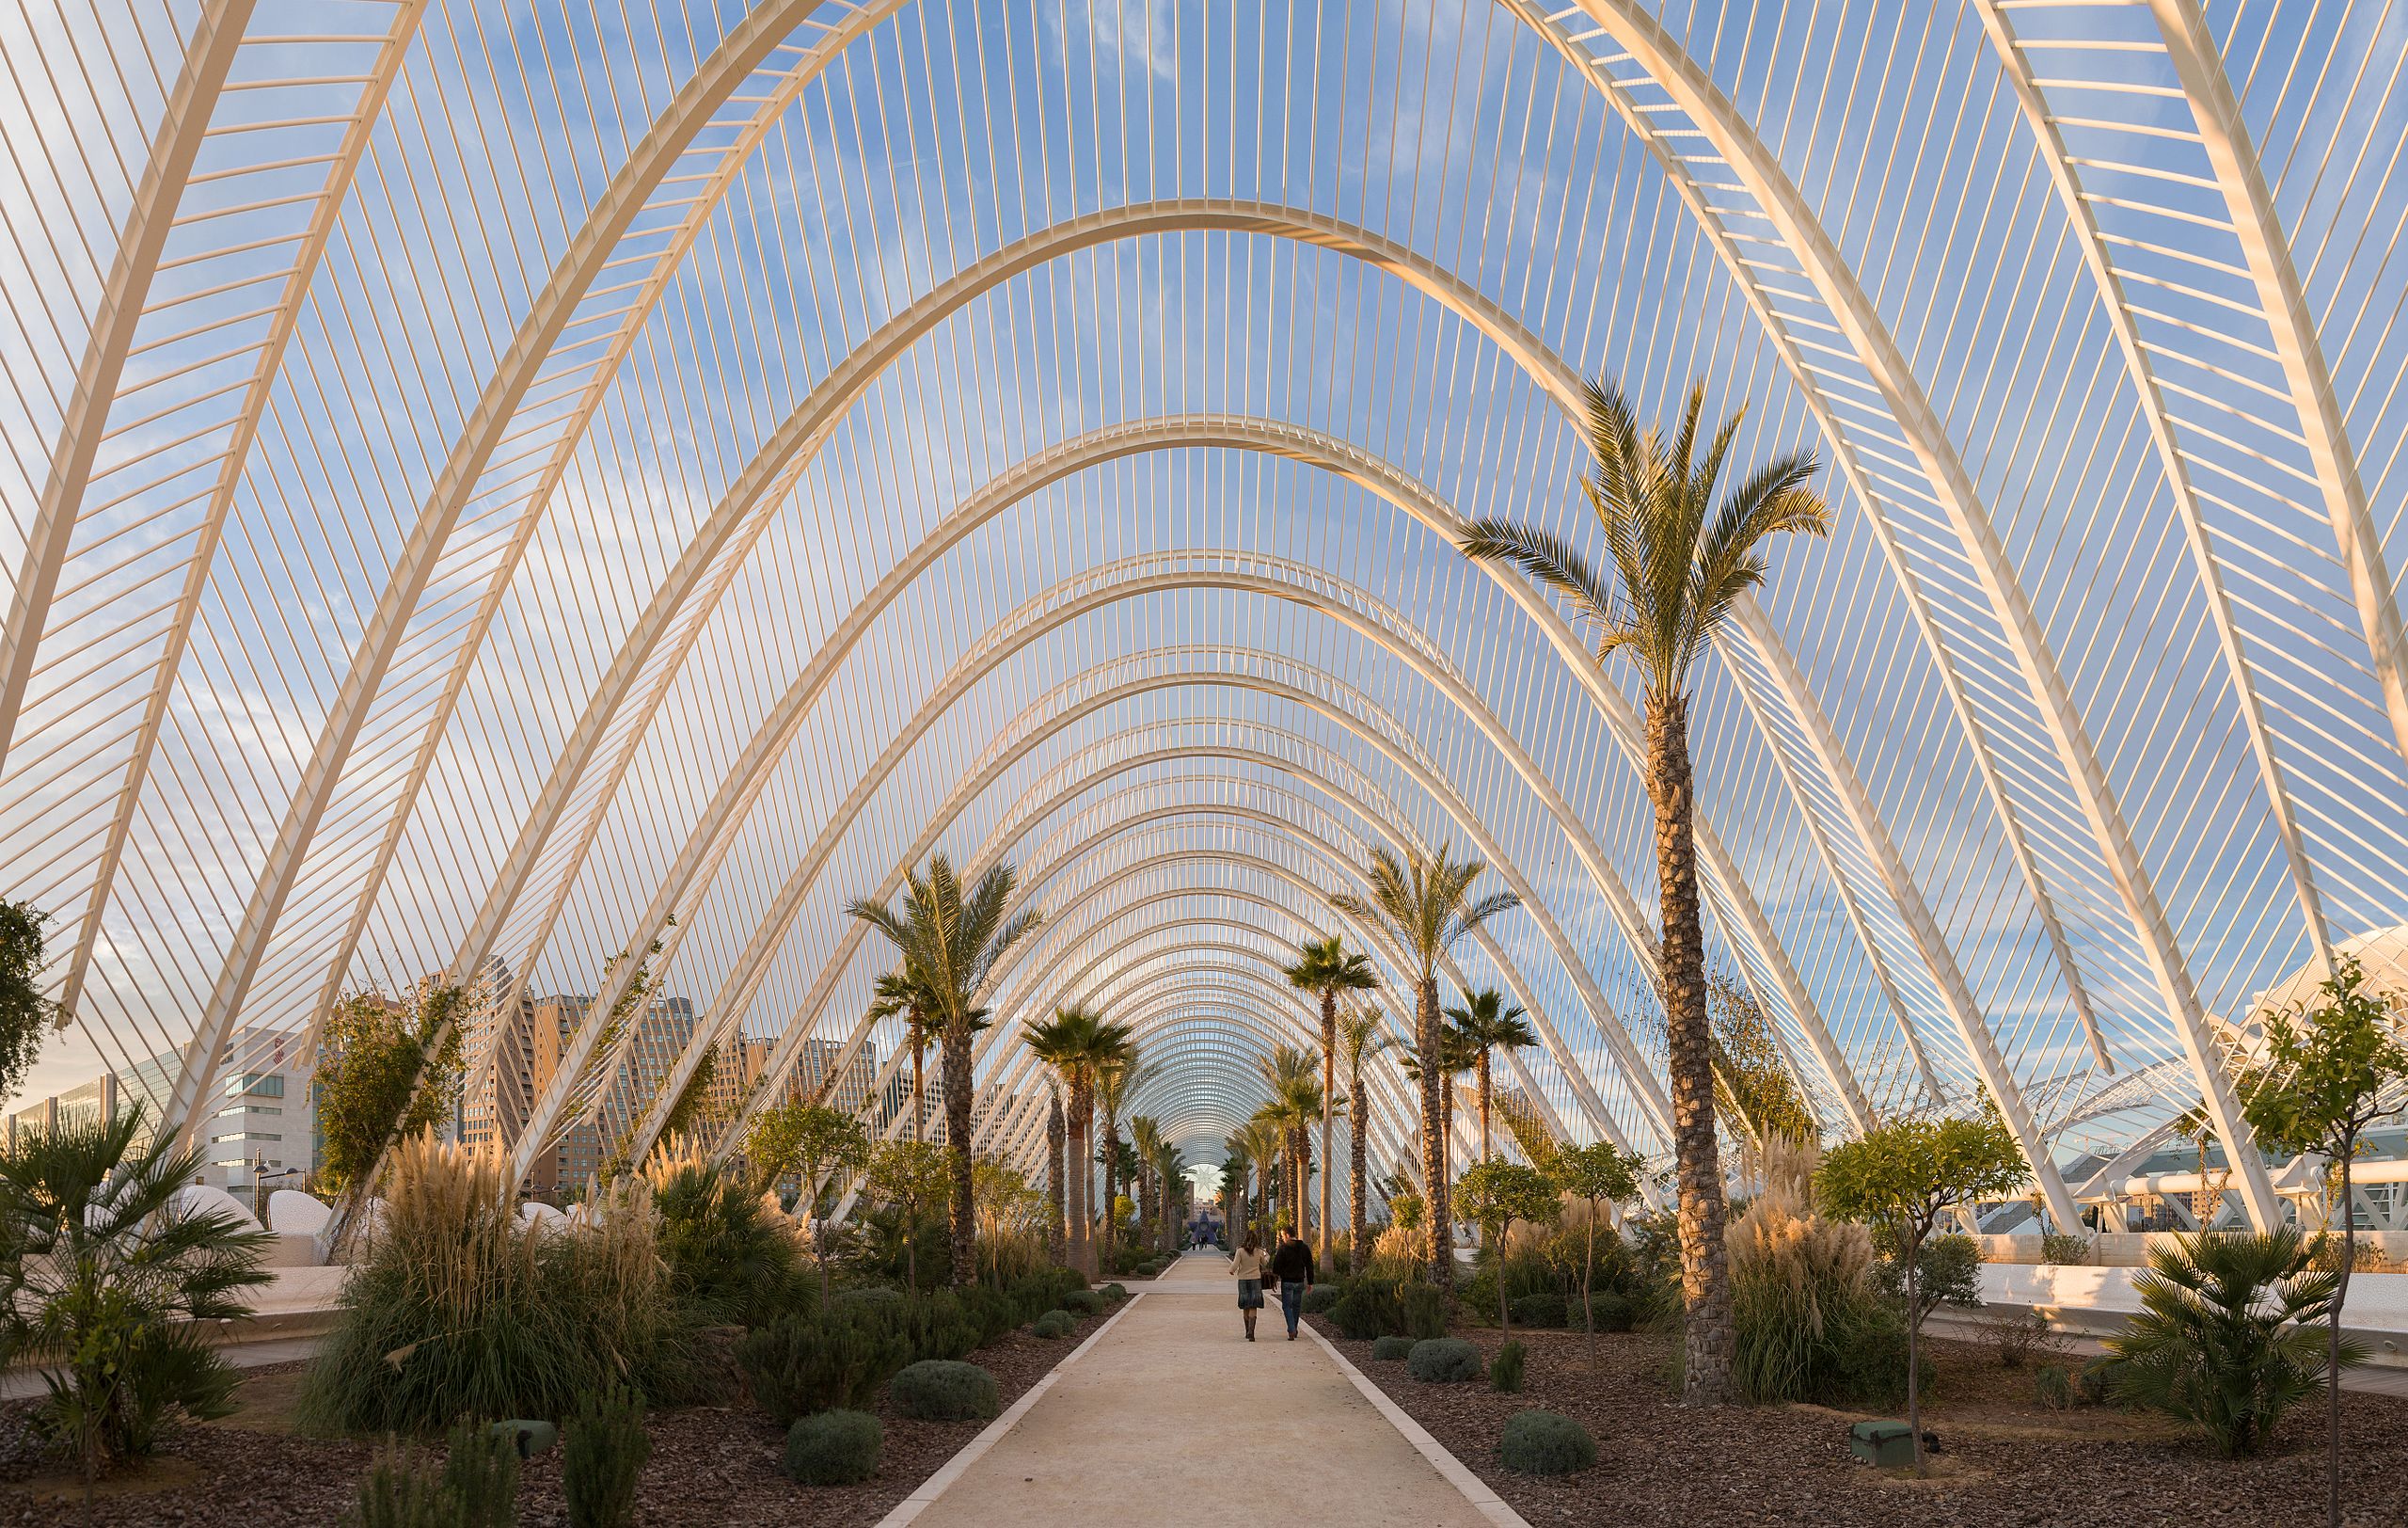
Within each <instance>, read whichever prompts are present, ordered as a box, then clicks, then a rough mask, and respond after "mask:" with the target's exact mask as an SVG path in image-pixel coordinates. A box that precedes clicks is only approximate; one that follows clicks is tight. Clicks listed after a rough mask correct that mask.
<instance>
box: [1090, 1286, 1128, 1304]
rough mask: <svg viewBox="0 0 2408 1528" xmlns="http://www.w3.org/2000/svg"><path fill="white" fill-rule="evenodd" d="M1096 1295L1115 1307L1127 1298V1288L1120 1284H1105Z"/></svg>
mask: <svg viewBox="0 0 2408 1528" xmlns="http://www.w3.org/2000/svg"><path fill="white" fill-rule="evenodd" d="M1097 1293H1098V1294H1100V1295H1101V1296H1102V1297H1104V1298H1105V1299H1108V1300H1110V1301H1111V1302H1112V1303H1113V1304H1115V1305H1117V1304H1119V1303H1120V1302H1121V1301H1122V1300H1125V1299H1127V1298H1128V1297H1129V1291H1128V1289H1127V1287H1126V1286H1124V1285H1121V1284H1106V1285H1104V1286H1103V1288H1101V1290H1099V1291H1097Z"/></svg>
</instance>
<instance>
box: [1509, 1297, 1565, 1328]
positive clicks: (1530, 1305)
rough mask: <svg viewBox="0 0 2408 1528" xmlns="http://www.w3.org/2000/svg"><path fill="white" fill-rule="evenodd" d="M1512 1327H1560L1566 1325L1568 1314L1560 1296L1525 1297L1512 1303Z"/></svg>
mask: <svg viewBox="0 0 2408 1528" xmlns="http://www.w3.org/2000/svg"><path fill="white" fill-rule="evenodd" d="M1510 1308H1511V1310H1512V1311H1513V1325H1515V1326H1517V1327H1549V1328H1552V1327H1560V1326H1564V1325H1566V1324H1567V1315H1568V1313H1567V1312H1566V1311H1565V1309H1564V1304H1563V1297H1562V1296H1560V1295H1550V1294H1538V1295H1525V1296H1523V1297H1521V1298H1520V1299H1517V1300H1514V1301H1513V1302H1512V1305H1511V1307H1510Z"/></svg>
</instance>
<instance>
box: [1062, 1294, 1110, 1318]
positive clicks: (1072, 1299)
mask: <svg viewBox="0 0 2408 1528" xmlns="http://www.w3.org/2000/svg"><path fill="white" fill-rule="evenodd" d="M1062 1309H1064V1310H1065V1311H1069V1312H1073V1313H1077V1314H1079V1315H1093V1314H1095V1313H1097V1312H1098V1311H1101V1310H1102V1309H1103V1297H1102V1296H1101V1295H1100V1294H1098V1293H1097V1292H1096V1291H1094V1290H1092V1289H1073V1290H1071V1291H1070V1292H1069V1294H1067V1295H1064V1296H1063V1297H1062Z"/></svg>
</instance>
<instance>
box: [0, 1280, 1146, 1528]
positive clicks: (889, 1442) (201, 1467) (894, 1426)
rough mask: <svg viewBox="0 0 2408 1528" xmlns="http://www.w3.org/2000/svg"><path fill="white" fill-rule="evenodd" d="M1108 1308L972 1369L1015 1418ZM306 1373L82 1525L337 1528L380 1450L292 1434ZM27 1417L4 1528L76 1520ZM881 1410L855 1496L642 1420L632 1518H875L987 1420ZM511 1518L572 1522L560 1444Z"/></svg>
mask: <svg viewBox="0 0 2408 1528" xmlns="http://www.w3.org/2000/svg"><path fill="white" fill-rule="evenodd" d="M1113 1309H1114V1310H1117V1309H1118V1307H1114V1308H1113ZM1112 1313H1113V1311H1112V1310H1106V1311H1105V1312H1103V1313H1101V1314H1099V1315H1093V1316H1086V1317H1083V1318H1081V1319H1080V1320H1079V1322H1078V1323H1077V1326H1076V1329H1074V1330H1073V1331H1072V1333H1071V1335H1070V1336H1069V1337H1067V1338H1061V1339H1057V1340H1054V1341H1047V1340H1044V1339H1041V1338H1038V1337H1034V1336H1031V1335H1030V1334H1029V1333H1028V1332H1026V1331H1025V1330H1022V1331H1015V1332H1012V1333H1010V1334H1008V1335H1006V1336H1005V1337H1004V1338H1002V1339H1001V1340H999V1341H997V1342H994V1343H991V1344H990V1345H987V1346H985V1347H982V1348H980V1349H979V1350H978V1351H977V1352H975V1353H974V1354H972V1355H971V1361H973V1362H974V1363H977V1364H979V1365H980V1366H982V1367H984V1368H986V1369H989V1370H990V1371H992V1373H993V1374H994V1376H995V1382H996V1385H997V1387H998V1388H999V1389H1000V1390H1001V1391H1002V1393H1003V1401H1004V1405H1005V1406H1006V1407H1008V1406H1009V1405H1011V1403H1012V1402H1013V1401H1014V1400H1015V1399H1017V1398H1018V1397H1019V1396H1020V1395H1021V1394H1022V1393H1024V1392H1026V1391H1027V1390H1028V1388H1029V1387H1030V1386H1032V1385H1034V1384H1036V1383H1037V1382H1038V1380H1039V1379H1041V1378H1043V1377H1045V1376H1046V1374H1047V1373H1048V1372H1049V1371H1051V1370H1052V1369H1053V1367H1054V1365H1055V1364H1057V1363H1059V1362H1061V1361H1062V1360H1064V1359H1066V1358H1068V1357H1069V1355H1070V1352H1071V1350H1072V1349H1073V1348H1075V1347H1077V1346H1078V1345H1079V1344H1080V1343H1081V1342H1082V1341H1084V1340H1085V1338H1086V1336H1087V1335H1088V1334H1089V1333H1090V1332H1092V1331H1094V1330H1095V1329H1096V1328H1097V1327H1099V1326H1101V1325H1102V1324H1103V1323H1104V1322H1105V1321H1107V1320H1110V1319H1111V1317H1112ZM301 1368H302V1365H300V1364H297V1363H288V1364H277V1365H275V1366H272V1367H269V1368H263V1369H255V1370H251V1371H249V1372H248V1373H247V1374H246V1377H245V1379H244V1384H243V1393H242V1404H243V1409H241V1410H240V1411H238V1412H236V1413H235V1414H234V1415H233V1416H231V1417H229V1418H227V1419H225V1420H224V1421H222V1422H218V1423H213V1424H210V1425H205V1426H198V1427H184V1428H180V1429H178V1430H177V1431H176V1432H175V1433H173V1434H172V1435H171V1436H170V1437H169V1438H168V1439H167V1440H166V1443H165V1444H164V1445H163V1447H162V1449H161V1452H160V1454H159V1455H158V1456H157V1457H156V1458H154V1459H153V1460H152V1461H151V1462H150V1464H149V1465H148V1466H147V1467H145V1468H144V1469H142V1470H139V1471H135V1472H126V1473H125V1474H123V1475H121V1476H119V1477H118V1478H115V1479H112V1480H109V1481H106V1482H103V1486H102V1488H101V1491H100V1494H99V1496H98V1499H97V1500H96V1501H95V1503H94V1504H93V1511H92V1514H91V1521H92V1523H93V1524H94V1525H95V1528H136V1525H149V1524H162V1523H166V1524H178V1525H182V1528H303V1525H310V1528H315V1525H319V1524H329V1523H338V1522H341V1520H343V1516H344V1514H345V1513H346V1512H347V1511H349V1509H350V1507H351V1504H352V1502H353V1500H354V1497H355V1495H356V1491H357V1489H358V1482H359V1477H360V1475H361V1473H362V1472H365V1471H366V1470H367V1468H368V1465H369V1462H370V1460H371V1458H372V1456H373V1454H374V1449H373V1448H372V1446H371V1445H370V1444H368V1443H365V1442H360V1441H356V1440H349V1439H326V1438H312V1437H308V1436H304V1435H300V1434H297V1433H295V1432H294V1431H293V1429H292V1427H291V1426H290V1425H289V1423H288V1422H287V1420H286V1418H287V1408H288V1406H289V1404H290V1401H291V1398H292V1395H293V1390H294V1388H295V1385H296V1382H297V1379H298V1377H299V1374H300V1371H301ZM25 1410H26V1408H25V1406H24V1404H22V1403H20V1404H16V1405H11V1406H8V1407H7V1408H6V1409H0V1524H5V1525H10V1528H14V1525H17V1524H24V1525H26V1528H34V1525H40V1528H57V1525H61V1524H74V1523H80V1522H81V1521H82V1520H83V1517H82V1511H81V1486H80V1483H79V1482H77V1481H76V1480H74V1479H73V1478H71V1476H70V1475H69V1474H68V1473H67V1472H65V1469H64V1466H63V1465H62V1463H61V1461H59V1460H58V1459H57V1458H56V1457H55V1456H50V1455H49V1454H47V1453H46V1452H45V1451H44V1450H43V1449H42V1448H41V1447H40V1444H39V1442H38V1441H37V1440H34V1439H32V1438H31V1437H29V1436H28V1434H27V1432H26V1429H25V1425H24V1418H25ZM878 1414H879V1420H880V1421H881V1422H883V1423H884V1424H885V1425H886V1445H885V1448H884V1451H883V1452H882V1454H881V1455H880V1456H879V1471H878V1474H877V1475H876V1476H875V1477H874V1478H872V1479H870V1480H867V1481H864V1482H863V1483H862V1484H860V1485H858V1486H841V1487H822V1488H812V1487H805V1486H798V1485H796V1484H795V1483H794V1482H793V1481H791V1480H788V1479H787V1478H786V1476H785V1472H784V1457H785V1434H784V1431H783V1430H781V1429H780V1428H778V1427H777V1426H776V1425H773V1424H772V1423H770V1422H769V1420H768V1418H766V1417H764V1416H763V1415H762V1414H761V1413H760V1412H758V1411H756V1410H754V1409H753V1408H752V1407H750V1406H748V1405H744V1404H742V1403H740V1402H739V1403H737V1404H735V1405H730V1406H724V1407H686V1408H680V1409H674V1410H664V1411H658V1412H656V1413H654V1414H653V1416H652V1417H651V1418H650V1419H649V1423H648V1430H649V1431H650V1432H651V1434H652V1458H651V1460H650V1462H649V1463H647V1464H646V1465H645V1466H644V1472H643V1486H642V1497H641V1500H640V1505H639V1510H638V1518H637V1520H638V1521H639V1522H642V1523H643V1524H646V1525H653V1528H671V1525H685V1524H693V1525H697V1528H700V1525H704V1524H732V1525H750V1524H772V1523H774V1524H778V1525H781V1528H788V1525H791V1528H818V1525H822V1524H825V1525H830V1528H833V1525H838V1524H845V1525H861V1524H867V1523H873V1522H876V1521H877V1520H879V1518H881V1517H883V1516H885V1514H886V1513H887V1511H888V1510H889V1509H890V1508H892V1507H893V1506H894V1505H895V1504H896V1503H897V1502H900V1501H901V1500H903V1498H904V1497H906V1496H908V1495H910V1494H911V1492H912V1490H913V1489H915V1488H917V1487H918V1486H919V1485H920V1483H921V1482H922V1481H925V1480H927V1478H928V1476H930V1475H932V1474H934V1473H935V1472H937V1470H938V1469H939V1468H940V1467H942V1466H943V1464H944V1462H945V1461H946V1460H947V1459H949V1458H951V1457H953V1456H954V1455H955V1454H957V1453H958V1452H959V1451H960V1449H961V1448H962V1446H963V1445H964V1444H966V1443H968V1442H969V1441H970V1440H972V1439H974V1438H975V1437H977V1436H978V1434H979V1432H980V1431H981V1430H982V1429H983V1428H984V1427H985V1426H986V1424H985V1423H983V1422H917V1421H913V1420H911V1419H910V1418H906V1417H901V1416H898V1415H896V1414H895V1409H894V1408H893V1407H892V1405H890V1404H889V1403H888V1400H887V1398H886V1396H885V1394H884V1393H880V1394H879V1405H878ZM518 1510H519V1522H520V1524H521V1525H522V1528H560V1525H564V1524H565V1523H566V1522H567V1521H568V1508H567V1504H566V1502H565V1501H564V1499H563V1498H562V1495H561V1485H560V1453H559V1451H558V1450H557V1449H555V1450H553V1451H552V1452H551V1453H549V1454H547V1455H543V1456H538V1457H537V1458H535V1459H532V1460H531V1461H529V1462H528V1464H527V1465H526V1466H525V1468H524V1469H523V1470H522V1471H521V1472H520V1476H519V1486H518Z"/></svg>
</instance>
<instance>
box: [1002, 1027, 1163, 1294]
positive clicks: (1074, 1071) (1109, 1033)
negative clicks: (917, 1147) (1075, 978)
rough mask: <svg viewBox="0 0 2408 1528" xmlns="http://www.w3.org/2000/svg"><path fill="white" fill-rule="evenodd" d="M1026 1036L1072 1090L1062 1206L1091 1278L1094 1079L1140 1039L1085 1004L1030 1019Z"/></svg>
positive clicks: (1078, 1263) (1073, 1250) (1073, 1251)
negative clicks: (1090, 1133)
mask: <svg viewBox="0 0 2408 1528" xmlns="http://www.w3.org/2000/svg"><path fill="white" fill-rule="evenodd" d="M1027 1035H1028V1048H1029V1052H1030V1054H1032V1055H1034V1056H1035V1057H1036V1058H1038V1060H1040V1061H1042V1062H1044V1063H1045V1064H1046V1065H1047V1066H1049V1067H1052V1068H1053V1069H1054V1075H1055V1076H1056V1077H1058V1078H1059V1079H1060V1080H1061V1085H1062V1091H1063V1092H1064V1093H1066V1094H1067V1095H1069V1118H1068V1119H1067V1120H1066V1121H1065V1122H1064V1126H1063V1136H1064V1142H1063V1148H1062V1165H1063V1167H1064V1168H1065V1170H1066V1171H1065V1172H1064V1173H1063V1175H1062V1180H1061V1181H1062V1183H1063V1186H1064V1188H1065V1189H1066V1190H1067V1191H1066V1193H1065V1195H1064V1205H1063V1210H1064V1215H1065V1217H1066V1218H1067V1220H1068V1222H1069V1235H1068V1238H1067V1239H1068V1242H1069V1258H1070V1265H1071V1266H1072V1267H1074V1268H1076V1269H1078V1270H1079V1271H1080V1272H1081V1273H1084V1274H1085V1275H1086V1276H1087V1277H1088V1278H1090V1279H1092V1278H1094V1277H1095V1276H1096V1275H1097V1274H1098V1273H1099V1272H1100V1271H1101V1270H1100V1269H1099V1268H1098V1266H1097V1260H1096V1256H1095V1244H1094V1239H1093V1231H1094V1224H1093V1218H1092V1217H1091V1216H1090V1215H1089V1213H1088V1207H1087V1197H1088V1195H1089V1194H1091V1193H1092V1192H1093V1191H1094V1179H1095V1175H1094V1173H1093V1172H1092V1171H1091V1170H1090V1163H1089V1159H1088V1155H1087V1132H1088V1131H1089V1130H1090V1129H1091V1128H1092V1126H1093V1122H1094V1120H1095V1091H1096V1079H1097V1077H1098V1075H1099V1074H1101V1072H1102V1071H1103V1070H1104V1069H1105V1068H1106V1067H1109V1066H1112V1065H1115V1064H1117V1062H1118V1061H1119V1060H1120V1058H1123V1057H1129V1056H1133V1055H1135V1053H1136V1042H1135V1041H1134V1040H1133V1039H1132V1038H1131V1036H1130V1031H1129V1027H1128V1026H1127V1025H1125V1024H1119V1023H1116V1022H1114V1021H1112V1020H1110V1019H1106V1018H1104V1017H1102V1016H1101V1015H1100V1014H1097V1013H1096V1012H1094V1011H1091V1010H1088V1009H1084V1008H1066V1009H1060V1010H1057V1011H1055V1012H1054V1016H1053V1017H1052V1018H1050V1019H1045V1020H1042V1021H1037V1022H1032V1023H1030V1024H1029V1025H1028V1027H1027Z"/></svg>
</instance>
